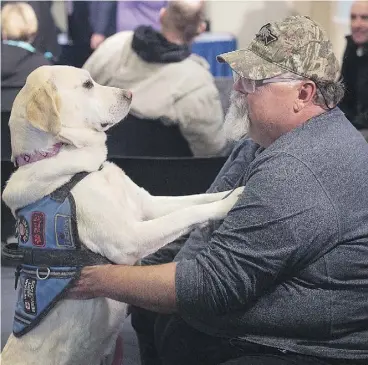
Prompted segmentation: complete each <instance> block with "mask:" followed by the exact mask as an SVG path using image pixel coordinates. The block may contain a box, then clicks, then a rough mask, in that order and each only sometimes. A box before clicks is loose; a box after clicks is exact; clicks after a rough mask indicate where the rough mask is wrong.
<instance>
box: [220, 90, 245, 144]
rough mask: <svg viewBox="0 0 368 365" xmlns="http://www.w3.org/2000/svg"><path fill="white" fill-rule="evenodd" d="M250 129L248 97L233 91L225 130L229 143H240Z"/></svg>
mask: <svg viewBox="0 0 368 365" xmlns="http://www.w3.org/2000/svg"><path fill="white" fill-rule="evenodd" d="M248 128H249V116H248V104H247V99H246V96H245V95H243V94H241V93H239V92H238V91H235V90H233V91H232V92H231V95H230V107H229V109H228V111H227V113H226V116H225V123H224V130H225V134H226V138H227V139H228V140H229V141H239V140H240V139H241V138H242V137H244V136H245V135H246V134H247V132H248Z"/></svg>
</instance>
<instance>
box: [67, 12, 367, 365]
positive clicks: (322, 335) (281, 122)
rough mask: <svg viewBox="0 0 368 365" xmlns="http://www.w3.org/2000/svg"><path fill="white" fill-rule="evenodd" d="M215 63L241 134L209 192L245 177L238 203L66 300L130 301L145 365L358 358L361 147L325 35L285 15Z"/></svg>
mask: <svg viewBox="0 0 368 365" xmlns="http://www.w3.org/2000/svg"><path fill="white" fill-rule="evenodd" d="M219 60H220V61H221V62H227V63H229V65H230V67H231V68H232V69H233V71H234V74H235V83H234V91H233V95H232V97H231V99H232V104H231V107H230V109H229V113H228V115H227V126H228V129H229V131H230V132H231V133H230V134H231V136H232V137H233V138H235V137H243V138H242V139H241V140H240V142H239V143H238V145H237V146H236V147H235V149H234V151H233V153H232V155H231V156H230V158H229V159H228V161H227V162H226V164H225V165H224V167H223V168H222V170H221V172H220V174H219V175H218V177H217V178H216V180H215V182H214V183H213V185H212V186H211V188H210V191H221V190H225V189H230V188H232V187H235V186H237V185H239V184H240V185H244V186H245V190H244V193H243V195H242V196H241V197H240V199H239V201H238V203H237V204H236V205H235V207H234V208H233V209H232V210H231V211H230V212H229V214H228V216H227V218H226V219H225V220H224V221H223V222H213V223H211V224H210V225H209V226H208V227H207V228H198V229H196V230H194V231H193V232H192V234H191V235H190V237H189V239H188V240H187V241H186V243H185V244H184V246H183V247H182V248H181V245H180V243H178V242H175V243H173V244H172V245H169V246H168V247H166V248H165V249H162V250H160V251H158V252H157V253H156V254H154V255H152V256H150V257H148V258H146V259H145V260H144V265H145V266H144V267H127V266H119V265H116V266H113V267H112V266H106V267H103V266H99V267H96V268H86V269H84V270H83V272H82V277H81V279H80V280H79V282H78V283H77V285H76V287H75V288H73V289H72V291H71V293H70V297H71V298H89V297H91V296H107V297H109V298H113V299H117V300H121V301H125V302H128V303H130V304H133V305H134V306H135V307H133V309H132V323H133V327H134V328H135V329H136V332H137V335H138V339H139V345H140V350H141V360H142V364H143V365H146V364H163V365H172V364H175V365H181V364H183V365H184V364H185V365H188V364H191V365H193V364H195V365H207V364H208V365H212V364H227V365H231V364H232V365H266V364H268V365H271V364H272V365H281V364H282V365H288V364H298V365H306V364H320V365H332V364H333V365H337V364H339V365H343V364H344V365H347V364H351V365H353V364H354V365H357V364H367V363H368V264H367V262H368V208H367V207H368V194H367V191H368V178H367V176H368V162H367V161H368V144H367V143H366V142H365V141H364V139H363V137H362V136H361V134H360V133H359V132H358V131H357V130H356V129H355V128H354V127H353V126H352V125H351V124H350V123H349V121H348V120H347V119H346V118H345V116H344V114H343V113H342V112H341V111H340V110H339V109H338V108H336V107H335V106H336V104H337V103H338V102H339V100H340V98H341V97H342V95H343V89H342V87H341V84H340V83H339V82H336V79H337V76H338V64H337V61H336V57H335V56H334V54H333V52H332V46H331V43H330V42H329V40H328V38H327V36H326V33H325V32H324V31H323V30H322V29H321V28H320V27H319V26H318V25H317V24H316V23H315V22H313V21H312V20H311V19H309V18H306V17H302V16H293V17H288V18H286V19H285V20H283V21H281V22H274V23H270V24H266V25H264V26H263V27H262V28H261V30H260V31H259V32H258V33H257V35H256V37H255V38H254V40H253V41H252V42H251V44H250V46H249V47H248V48H247V49H246V50H239V51H235V52H232V53H228V54H224V55H221V56H219ZM248 124H249V126H248ZM231 126H232V128H230V127H231ZM248 127H249V129H248ZM247 130H248V134H249V137H250V138H247V137H244V136H243V134H244V133H245V132H246V131H247ZM230 134H229V135H230ZM178 247H179V248H181V249H180V252H179V253H178V254H177V255H176V253H177V251H178ZM175 255H176V256H175ZM174 256H175V258H174ZM173 258H174V262H171V261H172V259H173ZM163 263H166V264H163ZM162 264H163V265H162ZM138 307H140V308H145V309H138ZM151 311H152V312H151ZM153 312H158V313H161V314H160V315H157V314H154V313H153Z"/></svg>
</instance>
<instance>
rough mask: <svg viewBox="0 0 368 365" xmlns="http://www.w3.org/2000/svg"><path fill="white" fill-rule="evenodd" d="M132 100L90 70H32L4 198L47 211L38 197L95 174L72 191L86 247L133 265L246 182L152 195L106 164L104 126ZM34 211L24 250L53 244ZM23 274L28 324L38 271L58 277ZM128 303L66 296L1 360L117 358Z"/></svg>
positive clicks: (15, 113)
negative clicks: (79, 176) (187, 193)
mask: <svg viewBox="0 0 368 365" xmlns="http://www.w3.org/2000/svg"><path fill="white" fill-rule="evenodd" d="M131 99H132V95H131V93H130V92H129V91H126V90H121V89H117V88H112V87H104V86H101V85H98V84H97V83H95V82H94V81H93V80H92V79H91V77H90V75H89V73H88V72H87V71H85V70H81V69H77V68H73V67H67V66H43V67H40V68H38V69H37V70H35V71H34V72H33V73H32V74H31V75H30V76H29V77H28V79H27V82H26V85H25V86H24V87H23V89H22V90H21V91H20V93H19V94H18V96H17V98H16V100H15V102H14V105H13V109H12V113H11V117H10V122H9V126H10V131H11V143H12V159H13V161H14V162H16V163H17V165H18V166H19V168H18V169H17V170H16V172H14V173H13V175H12V176H11V178H10V180H9V181H8V183H7V186H6V188H5V190H4V193H3V199H4V201H5V203H6V204H7V205H8V206H9V207H10V209H11V210H12V212H13V213H14V214H15V215H18V213H19V211H21V210H22V209H23V207H32V204H38V208H37V209H40V208H39V206H40V205H39V203H38V202H40V201H42V199H45V197H47V196H49V195H50V194H51V195H52V194H53V192H55V190H57V189H58V188H60V187H61V186H64V184H66V183H68V181H70V180H71V178H72V177H73V176H75V175H76V174H78V173H80V172H86V173H88V174H87V175H86V176H85V177H84V178H83V179H82V180H81V181H79V182H78V183H77V184H76V185H75V186H74V187H72V188H71V191H70V194H71V195H72V197H73V199H72V200H73V201H74V203H73V204H74V205H75V219H76V222H77V233H76V235H77V236H78V239H79V241H80V242H82V244H83V245H85V246H86V248H87V249H88V250H87V251H90V252H91V253H94V254H98V255H101V257H102V256H103V257H105V258H107V259H108V260H110V261H112V262H114V263H117V264H128V265H133V264H135V263H136V262H137V260H139V259H140V258H142V257H144V256H146V255H148V254H150V253H152V252H154V251H156V250H157V249H159V248H160V247H162V246H164V245H166V244H167V243H169V242H171V241H173V240H174V239H176V238H177V237H179V236H181V235H183V234H185V233H187V232H189V231H190V230H192V229H193V227H195V226H196V225H205V224H206V222H208V221H209V220H219V219H223V218H224V217H225V216H226V214H227V213H228V211H229V210H230V209H231V208H232V207H233V205H234V204H235V202H236V201H237V199H238V197H239V195H240V194H241V193H242V188H239V189H237V190H236V191H234V192H233V193H232V194H230V195H228V192H221V193H215V194H199V195H192V196H183V197H162V196H158V197H155V196H152V195H150V194H149V193H148V192H147V191H145V190H144V189H142V188H140V187H138V186H137V185H135V184H134V183H133V181H131V180H130V179H129V177H128V176H126V175H125V173H124V172H123V171H122V170H121V169H120V168H119V167H117V166H116V165H114V164H113V163H110V162H106V156H107V150H106V146H105V140H106V134H105V131H106V130H107V129H108V128H110V127H111V126H113V125H114V124H116V123H118V122H119V121H120V120H121V119H122V118H124V117H125V116H126V115H127V113H128V111H129V107H130V103H131ZM70 199H71V198H70ZM60 204H61V203H60ZM58 209H59V208H58ZM29 214H31V217H32V218H31V223H29V225H28V223H27V222H25V221H24V220H23V221H20V222H19V216H18V224H20V225H21V227H18V231H19V237H20V238H19V239H20V240H21V241H22V242H23V243H24V247H25V248H27V247H31V248H32V249H40V247H41V246H42V245H44V246H45V245H46V244H48V242H47V240H48V239H49V236H47V235H46V238H45V235H43V234H42V233H44V229H45V224H48V223H47V222H46V223H45V221H44V220H43V219H44V216H43V215H42V214H43V213H42V212H35V211H34V209H33V210H32V209H31V210H30V212H29ZM23 218H24V217H23ZM52 222H53V221H52ZM60 222H61V223H62V224H64V226H62V228H61V229H65V227H68V226H67V225H66V226H65V222H68V221H67V220H66V218H65V217H64V216H63V215H62V214H56V216H55V230H57V229H58V225H59V223H60ZM63 227H64V228H63ZM31 236H32V240H31V238H30V237H31ZM60 237H61V236H60ZM60 237H58V240H59V239H60V241H58V245H59V246H62V245H67V244H69V243H70V242H71V238H70V237H69V238H68V237H67V238H66V237H65V235H63V236H62V237H61V238H60ZM50 239H51V240H52V238H50ZM68 240H69V241H68ZM27 245H28V246H27ZM32 245H33V246H34V247H32ZM55 247H56V246H55ZM86 255H87V253H86ZM54 259H55V258H54ZM56 259H57V258H56ZM70 259H71V260H72V259H73V258H72V257H70ZM64 264H65V263H64ZM73 265H76V264H75V263H74V264H73ZM73 265H71V266H73ZM37 270H38V269H37ZM22 271H24V272H25V273H26V274H27V273H28V274H29V275H30V276H29V277H28V278H27V279H26V280H23V281H22V280H20V287H21V289H23V290H24V293H23V295H24V296H23V297H22V298H23V301H21V303H20V304H21V306H23V305H24V306H25V307H24V308H23V309H24V311H23V312H22V313H23V315H20V316H19V318H16V320H17V321H18V322H19V323H18V324H19V325H20V324H22V325H26V324H27V323H28V322H27V321H28V319H29V318H28V317H29V316H31V314H34V312H36V311H37V308H36V304H38V306H39V307H40V305H39V303H36V299H35V297H34V295H35V291H36V284H35V283H36V282H35V281H34V279H32V277H34V275H36V276H37V277H38V276H40V279H42V280H43V281H42V284H44V283H46V284H47V281H49V282H51V281H50V280H54V279H52V274H53V272H52V271H51V274H50V270H49V269H47V268H46V271H45V270H44V271H43V273H42V275H41V274H40V273H39V272H38V271H37V272H36V271H34V272H33V274H32V271H31V270H30V269H29V270H28V271H27V270H26V269H25V268H24V267H23V268H22ZM56 271H57V270H56ZM59 271H60V270H59ZM21 274H22V272H21ZM28 274H27V275H28ZM32 275H33V276H32ZM55 275H56V273H55ZM44 279H45V280H44ZM46 284H45V285H46ZM37 285H38V286H39V285H41V284H40V283H38V284H37ZM38 286H37V287H38ZM126 307H127V306H126V305H125V304H123V303H119V302H116V301H113V300H110V299H105V298H97V299H93V300H87V301H78V300H62V297H61V300H59V301H58V302H57V303H55V304H54V305H53V307H52V309H51V310H50V311H49V313H48V314H47V315H46V316H44V317H43V318H42V320H41V321H39V323H38V325H37V326H35V327H33V328H32V329H31V330H30V331H28V332H27V333H25V334H23V335H22V336H14V335H11V336H10V338H9V340H8V342H7V344H6V346H5V348H4V350H3V353H2V361H3V365H21V364H22V365H23V364H27V365H50V364H57V365H64V364H65V365H67V364H68V365H71V364H74V365H101V364H102V363H105V364H110V363H111V354H112V353H113V352H114V347H115V343H116V339H117V337H118V334H119V332H120V330H121V325H122V322H123V320H124V318H125V315H126Z"/></svg>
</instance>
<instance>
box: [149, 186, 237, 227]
mask: <svg viewBox="0 0 368 365" xmlns="http://www.w3.org/2000/svg"><path fill="white" fill-rule="evenodd" d="M243 189H244V187H239V188H237V189H235V191H234V192H232V193H231V191H223V192H219V193H212V194H196V195H186V196H177V197H172V196H153V195H149V194H148V195H145V196H142V210H143V213H144V216H145V218H146V219H147V220H149V219H154V218H158V217H162V216H164V215H166V214H169V213H171V212H175V211H177V210H179V209H183V208H186V207H191V206H193V205H201V204H208V203H213V202H216V201H219V200H221V199H223V198H225V197H226V196H227V195H228V194H230V193H231V194H235V195H237V196H238V195H239V194H240V193H241V192H242V191H243Z"/></svg>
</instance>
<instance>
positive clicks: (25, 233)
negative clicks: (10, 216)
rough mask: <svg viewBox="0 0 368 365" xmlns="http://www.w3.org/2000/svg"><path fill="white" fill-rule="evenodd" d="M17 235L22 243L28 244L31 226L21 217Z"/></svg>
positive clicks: (18, 222)
mask: <svg viewBox="0 0 368 365" xmlns="http://www.w3.org/2000/svg"><path fill="white" fill-rule="evenodd" d="M17 234H18V236H19V239H20V241H21V242H22V243H27V242H28V240H29V224H28V222H27V220H26V219H25V218H24V217H23V216H22V215H20V216H19V218H18V221H17Z"/></svg>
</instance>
